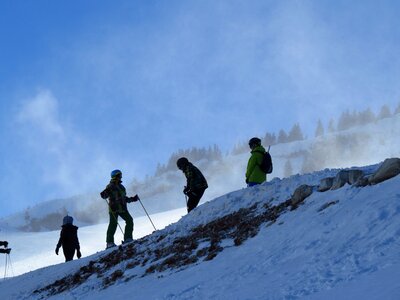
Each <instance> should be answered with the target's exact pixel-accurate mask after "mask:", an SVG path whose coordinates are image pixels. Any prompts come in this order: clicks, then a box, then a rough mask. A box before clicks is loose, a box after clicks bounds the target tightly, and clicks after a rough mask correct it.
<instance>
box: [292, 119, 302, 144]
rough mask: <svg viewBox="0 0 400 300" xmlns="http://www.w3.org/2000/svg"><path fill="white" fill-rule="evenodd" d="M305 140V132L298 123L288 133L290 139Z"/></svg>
mask: <svg viewBox="0 0 400 300" xmlns="http://www.w3.org/2000/svg"><path fill="white" fill-rule="evenodd" d="M301 140H304V136H303V132H302V131H301V128H300V125H299V124H298V123H296V124H294V125H293V127H292V129H291V130H290V132H289V135H288V141H289V142H293V141H301Z"/></svg>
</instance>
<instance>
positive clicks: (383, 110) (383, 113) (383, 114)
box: [378, 104, 392, 120]
mask: <svg viewBox="0 0 400 300" xmlns="http://www.w3.org/2000/svg"><path fill="white" fill-rule="evenodd" d="M391 116H392V113H391V112H390V108H389V107H388V106H387V105H386V104H385V105H383V106H382V107H381V111H380V113H379V116H378V119H379V120H381V119H385V118H390V117H391Z"/></svg>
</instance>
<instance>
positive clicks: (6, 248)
mask: <svg viewBox="0 0 400 300" xmlns="http://www.w3.org/2000/svg"><path fill="white" fill-rule="evenodd" d="M0 246H3V247H4V249H0V253H5V254H10V252H11V249H10V248H8V242H7V241H0Z"/></svg>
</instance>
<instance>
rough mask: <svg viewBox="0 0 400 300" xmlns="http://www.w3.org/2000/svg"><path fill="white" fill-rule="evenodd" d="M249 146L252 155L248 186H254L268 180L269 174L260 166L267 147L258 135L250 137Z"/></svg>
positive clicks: (248, 165)
mask: <svg viewBox="0 0 400 300" xmlns="http://www.w3.org/2000/svg"><path fill="white" fill-rule="evenodd" d="M249 147H250V149H251V152H250V153H251V156H250V158H249V161H248V163H247V171H246V183H247V186H253V185H257V184H260V183H263V182H264V181H266V180H267V175H266V174H265V173H264V172H263V171H262V170H261V168H260V165H261V163H262V160H263V157H264V153H265V149H264V147H263V146H262V145H261V140H260V139H259V138H257V137H253V138H251V139H250V141H249Z"/></svg>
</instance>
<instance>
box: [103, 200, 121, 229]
mask: <svg viewBox="0 0 400 300" xmlns="http://www.w3.org/2000/svg"><path fill="white" fill-rule="evenodd" d="M104 201H106V203H107V206H108V208H109V211H110V212H111V214H112V216H113V217H114V219H115V221H117V224H118V227H119V229H120V230H121V232H122V235H123V236H125V233H124V231H123V230H122V227H121V225H119V223H118V219H117V217H116V216H115V214H114V212H113V210H112V209H111V207H110V204H109V203H108V201H107V199H104Z"/></svg>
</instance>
